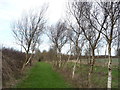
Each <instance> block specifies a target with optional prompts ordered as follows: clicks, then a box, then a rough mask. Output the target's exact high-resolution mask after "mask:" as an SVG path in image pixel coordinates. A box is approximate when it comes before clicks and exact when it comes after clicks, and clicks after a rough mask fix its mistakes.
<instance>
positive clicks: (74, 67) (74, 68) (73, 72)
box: [72, 56, 79, 79]
mask: <svg viewBox="0 0 120 90" xmlns="http://www.w3.org/2000/svg"><path fill="white" fill-rule="evenodd" d="M78 61H79V56H78V57H77V60H76V62H75V64H74V66H73V71H72V79H73V78H74V76H75V70H76V65H77V63H78Z"/></svg>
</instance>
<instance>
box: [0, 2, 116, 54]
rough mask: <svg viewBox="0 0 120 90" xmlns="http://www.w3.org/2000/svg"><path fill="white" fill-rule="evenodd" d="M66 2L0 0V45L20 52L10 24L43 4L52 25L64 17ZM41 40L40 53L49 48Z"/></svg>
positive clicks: (45, 40)
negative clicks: (45, 4)
mask: <svg viewBox="0 0 120 90" xmlns="http://www.w3.org/2000/svg"><path fill="white" fill-rule="evenodd" d="M66 2H67V0H0V44H2V45H3V46H5V47H13V48H15V49H19V50H20V46H18V45H16V43H15V41H14V40H15V39H14V37H13V35H12V30H11V24H12V22H13V21H14V20H15V19H18V18H19V17H20V16H21V14H22V13H23V12H24V11H27V10H29V9H32V8H39V7H40V6H42V5H43V4H44V3H48V4H49V8H48V12H47V14H48V15H47V17H48V23H50V24H54V23H55V22H56V21H57V20H59V19H60V18H61V17H64V16H65V13H64V12H65V5H66ZM43 38H44V39H43V40H44V41H43V43H42V45H41V46H40V49H41V51H43V50H48V49H49V47H50V43H49V42H48V38H47V37H46V36H45V35H44V36H43ZM67 49H68V48H66V47H64V48H63V51H62V52H65V51H66V50H67ZM112 51H113V52H112V54H114V53H115V52H114V50H112ZM102 52H104V51H102ZM102 54H103V53H102Z"/></svg>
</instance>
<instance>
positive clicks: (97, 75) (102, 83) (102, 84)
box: [68, 62, 120, 88]
mask: <svg viewBox="0 0 120 90" xmlns="http://www.w3.org/2000/svg"><path fill="white" fill-rule="evenodd" d="M73 66H74V63H72V62H69V63H68V68H71V69H72V67H73ZM89 69H90V66H89V65H85V64H81V65H80V64H77V68H76V72H75V73H76V74H79V76H80V78H84V80H85V75H86V74H88V72H89ZM118 73H120V72H119V71H118V68H116V67H113V68H112V88H118V83H119V82H118V78H119V76H118ZM81 74H82V75H83V76H81ZM107 77H108V68H107V67H102V66H94V72H93V74H92V83H93V87H96V88H106V87H107Z"/></svg>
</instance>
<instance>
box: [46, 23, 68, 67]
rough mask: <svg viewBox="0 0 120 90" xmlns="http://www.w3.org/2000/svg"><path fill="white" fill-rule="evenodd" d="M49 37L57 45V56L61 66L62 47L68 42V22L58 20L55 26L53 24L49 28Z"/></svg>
mask: <svg viewBox="0 0 120 90" xmlns="http://www.w3.org/2000/svg"><path fill="white" fill-rule="evenodd" d="M48 37H49V39H50V40H51V41H52V43H53V45H54V46H55V49H56V52H57V56H59V61H58V60H57V62H59V67H61V62H62V58H61V56H62V53H61V50H62V47H63V46H64V45H65V44H66V42H67V30H66V24H65V22H62V21H58V22H57V23H56V25H55V26H51V27H50V28H49V34H48Z"/></svg>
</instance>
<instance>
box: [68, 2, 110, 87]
mask: <svg viewBox="0 0 120 90" xmlns="http://www.w3.org/2000/svg"><path fill="white" fill-rule="evenodd" d="M96 4H97V3H96ZM96 4H95V3H92V2H80V0H77V1H74V2H72V4H71V7H69V10H70V13H71V14H72V15H73V17H74V18H75V20H76V22H77V24H78V26H79V28H80V29H81V30H82V31H83V34H84V37H85V38H86V40H87V41H88V42H89V44H90V48H91V52H92V60H91V68H90V71H89V83H88V85H89V87H91V82H90V81H91V80H90V77H91V74H92V72H93V66H94V64H95V49H96V48H97V45H98V43H99V42H100V38H101V31H102V29H103V26H104V25H105V22H106V20H107V17H108V15H105V14H101V13H100V10H101V9H100V7H99V6H98V5H96ZM99 17H101V18H103V19H100V18H99Z"/></svg>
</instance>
